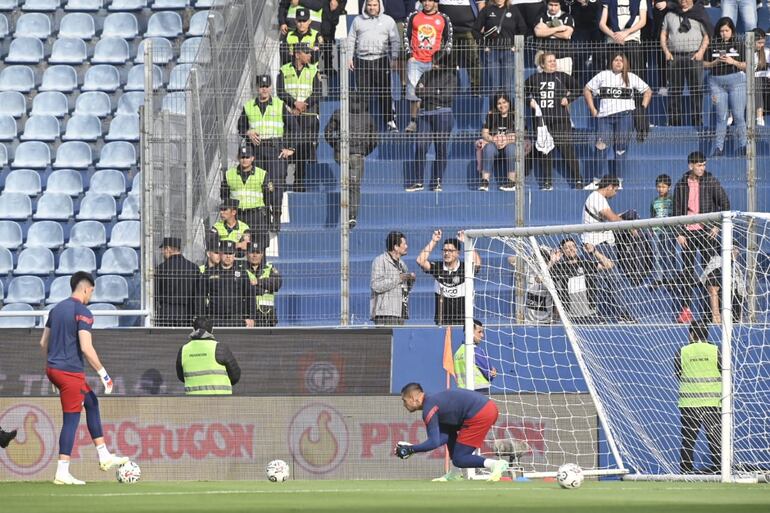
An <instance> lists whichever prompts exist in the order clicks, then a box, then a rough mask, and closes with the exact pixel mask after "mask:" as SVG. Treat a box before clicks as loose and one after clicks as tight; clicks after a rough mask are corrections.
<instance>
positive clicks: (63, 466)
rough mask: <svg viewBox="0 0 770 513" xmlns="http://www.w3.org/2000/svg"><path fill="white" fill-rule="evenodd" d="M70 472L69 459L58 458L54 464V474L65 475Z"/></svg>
mask: <svg viewBox="0 0 770 513" xmlns="http://www.w3.org/2000/svg"><path fill="white" fill-rule="evenodd" d="M69 473H70V460H59V462H58V463H57V464H56V475H63V476H66V475H68V474H69Z"/></svg>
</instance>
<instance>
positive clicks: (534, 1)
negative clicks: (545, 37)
mask: <svg viewBox="0 0 770 513" xmlns="http://www.w3.org/2000/svg"><path fill="white" fill-rule="evenodd" d="M508 1H509V3H510V5H511V7H513V8H514V9H516V10H518V11H519V13H520V14H521V17H522V18H523V19H524V23H525V24H526V26H527V35H528V36H531V35H534V33H535V27H536V26H537V24H538V23H540V18H541V17H542V16H543V11H545V5H544V3H543V0H508Z"/></svg>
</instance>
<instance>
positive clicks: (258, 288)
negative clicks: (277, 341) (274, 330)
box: [247, 242, 282, 326]
mask: <svg viewBox="0 0 770 513" xmlns="http://www.w3.org/2000/svg"><path fill="white" fill-rule="evenodd" d="M247 259H248V268H247V272H248V275H249V280H250V281H251V286H252V287H254V292H255V294H256V299H255V302H256V305H255V306H256V313H255V314H254V324H256V325H257V326H275V325H276V324H278V316H277V315H276V313H275V293H276V292H278V290H279V289H280V288H281V284H282V280H281V273H279V272H278V269H276V268H275V267H273V264H269V263H267V262H266V261H265V252H264V251H263V249H262V247H261V246H260V245H259V243H258V242H252V243H251V245H250V246H249V251H248V254H247Z"/></svg>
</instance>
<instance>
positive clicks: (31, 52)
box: [5, 37, 43, 64]
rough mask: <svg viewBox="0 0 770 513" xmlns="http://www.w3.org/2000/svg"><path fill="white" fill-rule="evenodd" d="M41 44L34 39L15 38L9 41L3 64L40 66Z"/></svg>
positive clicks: (41, 56) (41, 57)
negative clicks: (9, 44)
mask: <svg viewBox="0 0 770 513" xmlns="http://www.w3.org/2000/svg"><path fill="white" fill-rule="evenodd" d="M42 60H43V42H42V41H40V40H39V39H37V38H34V37H17V38H16V39H14V40H13V41H11V46H10V47H9V48H8V55H7V56H6V57H5V62H7V63H10V64H40V62H41V61H42Z"/></svg>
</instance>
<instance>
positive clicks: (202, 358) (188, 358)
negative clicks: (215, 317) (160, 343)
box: [176, 316, 241, 395]
mask: <svg viewBox="0 0 770 513" xmlns="http://www.w3.org/2000/svg"><path fill="white" fill-rule="evenodd" d="M192 327H193V332H192V333H190V340H189V341H188V342H187V343H186V344H185V345H183V346H182V347H180V348H179V353H177V356H176V376H177V378H178V379H179V381H181V382H183V383H184V391H185V394H187V395H231V394H232V393H233V385H235V384H237V383H238V381H240V379H241V368H240V366H239V365H238V361H237V360H236V359H235V356H233V353H232V351H230V348H229V347H228V346H227V345H226V344H223V343H221V342H217V341H216V340H215V339H214V335H213V334H212V332H213V331H214V322H213V321H212V320H211V319H209V318H208V317H202V316H201V317H196V318H195V320H194V321H193V323H192Z"/></svg>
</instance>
